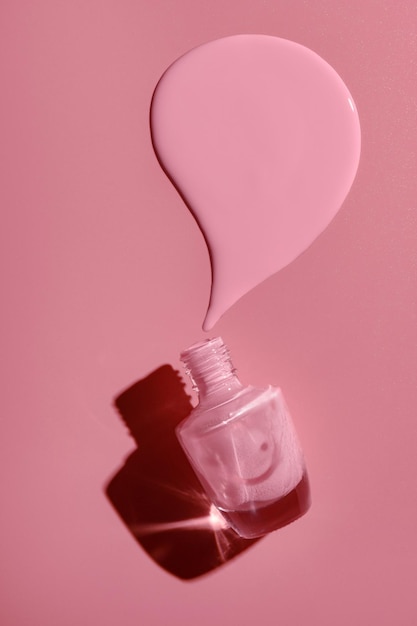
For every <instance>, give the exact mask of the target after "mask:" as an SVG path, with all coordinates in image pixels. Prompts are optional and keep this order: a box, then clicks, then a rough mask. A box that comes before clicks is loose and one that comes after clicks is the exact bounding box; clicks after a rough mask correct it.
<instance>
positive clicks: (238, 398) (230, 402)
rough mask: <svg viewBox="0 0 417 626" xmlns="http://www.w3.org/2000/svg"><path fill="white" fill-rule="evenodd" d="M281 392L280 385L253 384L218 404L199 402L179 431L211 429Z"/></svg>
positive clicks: (179, 432) (241, 414) (179, 426)
mask: <svg viewBox="0 0 417 626" xmlns="http://www.w3.org/2000/svg"><path fill="white" fill-rule="evenodd" d="M280 394H281V390H280V389H279V388H278V387H273V386H268V387H265V388H262V389H261V388H257V387H253V386H251V385H248V386H247V387H243V389H241V390H240V391H239V392H237V393H236V394H234V395H233V396H231V397H230V398H227V399H226V400H223V401H220V402H219V403H217V404H210V405H207V404H206V405H205V404H204V403H202V404H198V405H197V406H196V407H195V408H194V409H193V410H192V411H191V413H190V415H189V416H188V417H186V418H185V419H184V420H183V421H182V422H181V423H180V424H179V425H178V426H177V433H178V434H181V433H184V432H187V433H190V432H194V431H196V432H197V431H198V432H201V431H209V430H211V429H215V428H218V427H219V426H222V425H225V424H227V423H229V422H230V421H232V420H234V419H237V418H239V417H241V416H243V415H245V414H247V413H248V412H250V411H252V410H253V409H255V408H259V406H260V405H262V404H263V403H266V402H269V401H270V400H271V398H272V397H275V396H277V395H280Z"/></svg>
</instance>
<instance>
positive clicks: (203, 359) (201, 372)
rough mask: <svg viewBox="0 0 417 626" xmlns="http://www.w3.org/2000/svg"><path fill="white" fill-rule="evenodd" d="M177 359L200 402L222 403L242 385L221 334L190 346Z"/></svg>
mask: <svg viewBox="0 0 417 626" xmlns="http://www.w3.org/2000/svg"><path fill="white" fill-rule="evenodd" d="M180 358H181V361H182V362H183V363H184V365H185V370H186V372H187V374H188V375H189V377H190V378H191V381H192V383H193V389H194V390H195V391H196V392H197V393H198V397H199V402H200V404H206V403H217V402H224V401H225V400H227V399H228V398H229V397H232V396H234V395H235V394H236V393H237V392H238V391H240V390H241V389H242V388H243V386H242V383H241V382H240V380H239V379H238V377H237V376H236V370H235V368H234V367H233V363H232V362H231V360H230V356H229V350H228V348H227V346H226V345H225V344H224V343H223V340H222V339H221V337H215V338H214V339H207V340H206V341H202V342H200V343H196V344H194V345H192V346H191V347H190V348H188V349H187V350H185V351H184V352H182V353H181V355H180Z"/></svg>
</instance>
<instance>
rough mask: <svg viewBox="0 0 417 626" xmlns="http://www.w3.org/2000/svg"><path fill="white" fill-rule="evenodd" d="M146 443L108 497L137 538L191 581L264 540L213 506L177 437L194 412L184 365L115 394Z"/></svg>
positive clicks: (134, 433)
mask: <svg viewBox="0 0 417 626" xmlns="http://www.w3.org/2000/svg"><path fill="white" fill-rule="evenodd" d="M115 406H116V407H117V409H118V411H119V413H120V415H121V417H122V419H123V420H124V422H125V424H126V425H127V427H128V428H129V431H130V433H131V435H132V437H133V438H134V440H135V441H136V443H137V445H138V448H137V450H135V451H134V452H133V453H132V454H131V455H130V456H129V457H128V458H127V460H126V462H125V464H124V465H123V467H122V468H121V469H120V470H119V471H118V472H117V473H116V475H115V476H114V477H113V478H112V479H111V480H110V482H109V483H108V485H107V487H106V495H107V497H108V498H109V500H110V502H111V503H112V505H113V507H114V508H115V509H116V511H117V513H118V514H119V516H120V517H121V519H122V520H123V522H124V523H125V525H126V526H127V528H128V529H129V531H130V532H131V533H132V535H133V536H134V538H135V539H136V541H137V542H138V543H139V544H140V545H141V546H142V548H143V549H144V550H145V551H146V552H147V553H148V554H149V556H150V557H151V558H152V559H153V560H154V561H155V562H156V563H158V564H159V565H160V566H161V567H163V568H164V569H165V570H166V571H168V572H170V573H171V574H173V575H175V576H177V577H178V578H181V579H184V580H189V579H193V578H196V577H198V576H201V575H203V574H206V573H208V572H210V571H212V570H214V569H215V568H217V567H219V566H221V565H223V564H224V563H226V562H227V561H229V560H230V559H232V558H233V557H235V556H236V555H238V554H239V553H241V552H243V551H244V550H246V549H247V548H248V547H249V546H251V545H252V544H253V543H255V542H256V541H258V539H251V540H248V539H242V538H241V537H239V536H238V535H237V534H236V533H235V532H234V531H233V530H231V529H230V528H228V527H227V524H226V523H225V521H224V520H223V518H222V517H221V515H220V514H219V513H218V512H217V509H215V507H214V506H212V505H211V503H210V502H209V500H208V498H207V496H206V495H205V493H204V491H203V488H202V487H201V485H200V482H199V481H198V479H197V477H196V476H195V474H194V472H193V470H192V469H191V466H190V464H189V462H188V460H187V458H186V456H185V454H184V452H183V451H182V449H181V447H180V445H179V443H178V440H177V438H176V435H175V427H176V426H177V425H178V424H179V423H180V421H181V420H183V419H184V418H185V417H187V415H189V413H190V412H191V410H192V408H193V407H192V405H191V403H190V398H189V397H188V396H187V394H186V393H185V391H184V384H183V382H182V380H181V378H180V376H179V374H178V372H177V371H176V370H174V369H173V368H172V367H171V366H170V365H162V366H161V367H159V368H158V369H156V370H155V371H154V372H152V373H151V374H149V375H148V376H147V377H145V378H143V379H142V380H139V381H138V382H136V383H135V384H134V385H132V386H131V387H130V388H129V389H127V390H126V391H124V392H123V393H121V394H120V395H119V396H118V397H117V398H116V400H115Z"/></svg>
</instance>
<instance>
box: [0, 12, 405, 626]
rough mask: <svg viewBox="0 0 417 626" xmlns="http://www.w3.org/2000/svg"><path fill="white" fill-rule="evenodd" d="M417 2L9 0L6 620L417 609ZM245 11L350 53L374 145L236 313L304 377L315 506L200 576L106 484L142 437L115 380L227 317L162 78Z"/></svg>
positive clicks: (255, 618)
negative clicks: (180, 181) (170, 568)
mask: <svg viewBox="0 0 417 626" xmlns="http://www.w3.org/2000/svg"><path fill="white" fill-rule="evenodd" d="M416 20H417V5H416V3H415V2H414V1H411V0H410V1H407V2H406V1H404V2H401V3H397V2H394V1H386V2H381V1H379V0H378V1H376V0H367V1H365V2H362V1H361V2H359V1H358V0H354V1H352V0H349V2H347V1H346V2H345V1H337V2H333V1H330V0H327V1H320V0H317V1H314V2H313V1H311V2H302V1H300V0H295V1H293V2H291V3H290V2H284V1H279V0H266V1H265V2H255V1H254V0H251V1H249V0H233V1H232V0H230V1H228V2H226V3H225V2H224V1H223V0H222V1H221V2H220V0H211V1H210V2H208V1H201V2H196V1H195V0H175V1H174V0H172V1H169V0H165V1H161V0H153V2H145V1H144V0H137V1H120V2H115V1H114V2H111V1H109V0H101V1H100V2H99V1H98V0H96V1H92V0H91V1H89V0H83V1H71V2H70V1H68V2H65V1H57V0H50V1H49V2H48V1H46V0H39V1H37V2H31V1H27V2H24V1H21V2H13V1H12V0H3V2H2V4H1V8H0V24H1V26H0V64H1V68H0V80H1V83H0V84H1V99H0V107H1V117H0V125H1V129H0V137H1V144H0V145H1V169H0V176H1V184H0V193H1V215H2V223H3V226H2V228H1V232H0V237H1V254H2V266H1V267H2V269H1V271H2V275H3V281H2V309H1V310H2V326H1V327H2V335H3V337H2V357H3V358H2V361H3V371H2V381H3V384H2V389H3V391H2V418H1V429H2V432H1V443H0V445H1V457H0V458H1V495H2V504H1V513H0V515H1V544H2V545H1V561H0V563H1V564H0V574H1V584H0V590H1V591H0V594H1V597H0V614H1V623H2V625H3V624H4V626H15V625H19V626H29V625H30V626H31V625H32V624H33V625H36V626H37V625H38V624H39V625H40V624H42V626H52V625H54V626H56V625H57V624H59V625H60V626H66V625H68V626H73V625H74V624H77V625H78V626H84V625H87V624H93V623H97V624H100V625H101V626H107V625H109V626H113V625H114V624H122V625H123V626H130V625H132V626H133V625H137V624H143V625H144V626H154V625H159V624H161V625H162V624H175V625H176V624H182V625H185V626H188V625H190V626H191V625H193V624H197V623H198V624H201V625H202V626H208V625H210V626H211V625H212V624H213V623H217V624H225V623H229V624H239V625H242V626H246V625H249V624H253V623H259V624H265V625H268V626H269V625H271V626H272V625H275V624H277V623H280V624H285V625H294V626H298V625H299V624H314V625H320V626H327V625H328V626H334V625H337V626H345V625H346V626H348V625H349V626H350V625H352V624H359V625H364V626H365V625H366V626H368V625H369V624H378V625H379V626H392V624H398V625H401V626H408V625H409V626H411V625H413V624H415V623H416V622H417V599H416V595H415V591H416V578H415V576H416V574H415V572H416V565H417V539H416V528H417V496H416V491H417V487H416V470H417V455H416V449H417V426H416V417H415V407H416V401H417V386H416V381H415V376H416V375H415V371H416V366H417V323H416V322H417V320H416V317H417V315H416V313H417V303H416V293H417V289H416V286H417V281H416V268H417V252H416V250H417V246H416V244H417V234H416V232H417V228H416V226H417V224H416V222H417V220H416V210H417V207H416V191H417V189H416V187H417V185H416V175H415V158H416V155H415V146H416V140H417V136H416V134H417V133H416V130H417V129H416V112H415V105H416V96H417V93H416V92H417V87H416V82H415V72H416V63H417V56H416V54H417V40H416V38H415V24H416ZM241 32H261V33H266V34H272V35H277V36H280V37H284V38H288V39H293V40H294V41H297V42H299V43H301V44H304V45H306V46H308V47H310V48H312V49H313V50H315V51H316V52H317V53H319V54H320V55H321V56H323V57H324V58H325V59H326V60H327V61H328V62H329V63H330V64H331V65H333V67H334V68H335V69H336V70H337V71H338V72H339V74H340V75H341V76H342V78H343V79H344V81H345V82H346V84H347V85H348V87H349V89H350V91H351V93H352V95H353V97H354V99H355V102H356V104H357V107H358V110H359V114H360V118H361V125H362V159H361V163H360V168H359V173H358V176H357V179H356V181H355V183H354V186H353V188H352V191H351V193H350V195H349V197H348V199H347V200H346V202H345V204H344V206H343V208H342V210H341V212H340V213H339V214H338V216H337V217H336V218H335V220H334V221H333V222H332V223H331V225H330V226H329V227H328V229H327V230H326V231H325V232H324V233H323V234H322V235H321V236H320V237H319V238H318V239H317V240H316V242H315V243H314V244H313V245H312V246H311V247H310V248H309V249H308V250H307V251H306V252H305V253H304V254H303V255H302V256H301V257H300V258H299V259H297V260H296V261H295V262H294V263H292V264H291V265H290V266H288V267H287V268H286V269H285V270H283V271H282V272H281V273H280V274H277V275H275V276H274V277H272V278H270V279H269V280H267V281H266V282H264V283H263V284H261V285H260V286H259V287H257V288H256V289H255V290H253V291H252V292H251V293H249V294H248V295H247V296H245V297H244V298H243V299H242V300H241V301H239V302H238V303H237V304H236V305H235V306H234V307H233V309H231V310H230V311H229V312H228V313H227V314H226V315H225V316H224V318H223V319H222V320H221V322H220V323H219V324H217V326H216V327H215V328H214V333H215V334H221V335H222V336H223V337H224V339H225V340H226V341H227V342H228V343H229V345H230V348H231V349H232V351H233V357H234V362H235V364H236V365H237V366H238V368H239V372H240V374H241V378H242V379H243V380H244V381H246V382H251V383H253V384H262V385H264V384H267V383H269V382H270V383H275V384H279V385H280V386H281V387H282V389H283V391H284V393H285V396H286V399H287V402H288V404H289V406H290V408H291V412H292V414H293V417H294V420H295V422H296V425H297V429H298V432H299V434H300V437H301V440H302V442H303V446H304V450H305V453H306V457H307V462H308V467H309V473H310V478H311V482H312V489H313V507H312V509H311V511H310V512H309V513H308V514H307V515H306V516H305V517H304V518H302V519H301V520H299V521H298V522H296V523H295V524H293V525H291V526H288V527H286V528H285V529H283V530H281V531H278V532H277V533H275V534H273V535H271V536H268V537H266V538H265V539H263V540H262V541H260V542H258V543H256V545H254V546H252V547H250V549H248V550H246V551H245V552H243V553H242V554H241V555H239V556H238V557H236V559H234V560H232V561H230V562H228V563H226V564H225V565H223V566H222V567H219V568H218V569H217V570H215V571H212V572H211V573H210V574H208V575H207V576H205V577H203V578H200V579H195V580H194V581H190V582H184V581H182V580H180V579H178V578H176V577H174V576H173V575H171V574H169V573H167V572H166V571H165V570H163V569H161V568H160V567H159V566H158V565H156V563H155V562H154V560H153V559H152V558H150V556H149V555H148V554H147V553H146V552H145V551H144V550H143V549H142V548H141V547H140V545H138V543H137V542H136V541H135V540H134V539H133V537H132V536H131V535H130V533H129V532H128V530H127V528H126V526H125V525H124V524H123V522H122V521H121V519H120V518H119V516H118V515H117V513H116V512H115V510H114V508H113V507H112V506H111V504H110V502H109V500H108V499H107V498H106V495H105V488H106V485H107V484H108V481H109V480H110V479H111V477H112V476H113V475H114V474H115V473H116V472H118V470H119V469H120V467H121V466H122V465H123V462H124V460H125V458H126V457H127V456H128V455H129V454H130V453H131V452H132V451H133V450H134V449H135V443H134V441H133V439H132V438H131V437H130V436H129V434H128V431H127V428H126V426H124V424H123V423H122V421H121V420H120V417H119V415H118V413H117V411H116V410H115V408H114V406H113V402H114V399H115V398H116V396H118V395H119V394H120V393H121V392H122V391H123V390H124V389H126V388H127V387H129V386H130V385H131V384H133V383H134V382H135V381H138V380H140V379H142V378H143V377H144V376H146V375H147V374H149V373H150V372H152V371H153V370H155V369H156V368H157V367H159V366H160V365H162V364H164V363H170V364H172V365H173V366H174V367H175V368H176V367H179V364H178V357H177V355H178V353H179V351H180V350H181V349H182V348H184V347H186V346H188V345H189V344H190V343H192V342H194V341H197V340H199V339H200V338H202V337H204V333H203V332H202V331H201V323H202V319H203V316H204V314H205V310H206V306H207V301H208V296H209V287H210V267H209V259H208V254H207V250H206V247H205V244H204V241H203V238H202V236H201V234H200V231H199V230H198V227H197V225H196V224H195V222H194V220H193V219H192V217H191V215H190V213H189V212H188V210H187V209H186V208H185V206H184V205H183V203H182V201H181V199H180V198H179V196H178V195H177V194H176V192H175V190H174V189H173V187H172V185H171V184H170V183H169V181H168V180H167V178H166V177H165V175H164V174H163V172H162V171H161V169H160V167H159V165H158V163H157V161H156V159H155V157H154V154H153V151H152V147H151V142H150V136H149V128H148V112H149V103H150V98H151V95H152V91H153V88H154V86H155V84H156V82H157V80H158V78H159V76H160V75H161V73H162V72H163V71H164V69H165V68H166V67H167V65H168V64H169V63H171V62H172V61H173V60H174V59H175V58H176V57H178V56H179V55H180V54H182V53H183V52H185V51H187V50H188V49H190V48H191V47H193V46H195V45H198V44H200V43H203V42H205V41H208V40H211V39H214V38H217V37H221V36H226V35H230V34H235V33H241ZM211 335H213V332H212V333H211Z"/></svg>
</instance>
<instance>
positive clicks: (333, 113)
mask: <svg viewBox="0 0 417 626" xmlns="http://www.w3.org/2000/svg"><path fill="white" fill-rule="evenodd" d="M151 132H152V140H153V145H154V148H155V151H156V154H157V156H158V158H159V161H160V163H161V165H162V166H163V168H164V170H165V171H166V173H167V174H168V176H169V177H170V179H171V180H172V182H173V184H174V185H175V187H176V188H177V189H178V191H179V192H180V194H181V195H182V197H183V199H184V201H185V202H186V204H187V205H188V207H189V208H190V210H191V211H192V213H193V214H194V217H195V218H196V220H197V222H198V224H199V226H200V228H201V230H202V232H203V234H204V237H205V239H206V242H207V245H208V247H209V252H210V258H211V264H212V287H211V296H210V303H209V308H208V311H207V315H206V318H205V321H204V325H203V328H204V330H209V329H210V328H212V327H213V325H214V324H215V323H216V321H217V320H218V319H219V318H220V317H221V315H223V313H224V312H225V311H226V310H227V309H228V308H229V307H230V306H232V305H233V304H234V303H235V302H236V301H237V300H238V299H239V298H240V297H241V296H242V295H244V294H245V293H246V292H248V291H249V290H250V289H252V288H253V287H255V286H256V285H258V284H259V283H260V282H262V281H263V280H265V279H266V278H268V277H269V276H271V275H272V274H274V273H275V272H277V271H278V270H280V269H282V268H283V267H285V266H286V265H288V263H290V262H291V261H293V260H294V259H295V258H296V257H297V256H298V255H299V254H300V253H301V252H303V251H304V250H305V249H306V248H307V247H308V246H309V245H310V244H311V243H312V242H313V241H314V239H315V238H316V237H317V236H318V235H319V234H320V233H321V232H322V231H323V230H324V228H326V226H327V225H328V224H329V222H330V221H331V220H332V218H333V217H334V215H335V214H336V213H337V211H338V210H339V208H340V207H341V205H342V203H343V201H344V199H345V197H346V195H347V193H348V192H349V189H350V187H351V185H352V182H353V180H354V177H355V174H356V170H357V167H358V163H359V155H360V126H359V119H358V114H357V111H356V107H355V104H354V102H353V99H352V97H351V95H350V93H349V91H348V89H347V87H346V86H345V84H344V83H343V81H342V79H341V78H340V77H339V75H338V74H337V73H336V71H335V70H334V69H333V68H332V67H331V66H330V65H329V64H328V63H326V61H324V60H323V59H322V58H321V57H319V56H318V55H317V54H316V53H314V52H312V51H311V50H309V49H308V48H305V47H304V46H301V45H299V44H297V43H294V42H292V41H288V40H285V39H279V38H277V37H270V36H266V35H236V36H233V37H227V38H225V39H219V40H216V41H213V42H211V43H207V44H204V45H202V46H200V47H198V48H195V49H194V50H191V51H190V52H188V53H187V54H185V55H184V56H182V57H181V58H179V59H178V60H177V61H175V63H173V64H172V65H171V66H170V67H169V68H168V70H167V71H166V72H165V73H164V75H163V76H162V78H161V80H160V81H159V83H158V85H157V87H156V90H155V93H154V97H153V100H152V107H151Z"/></svg>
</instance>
